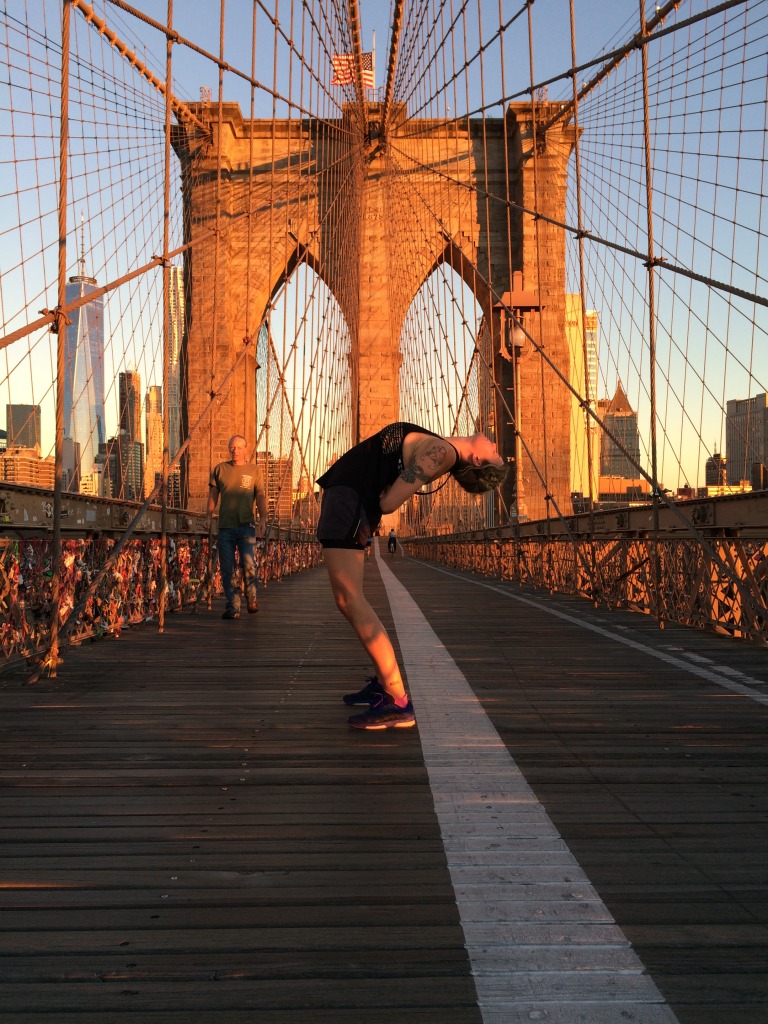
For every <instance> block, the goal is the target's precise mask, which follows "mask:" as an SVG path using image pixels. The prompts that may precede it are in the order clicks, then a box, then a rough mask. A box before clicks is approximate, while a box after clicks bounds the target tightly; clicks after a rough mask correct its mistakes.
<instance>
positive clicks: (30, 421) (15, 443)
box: [5, 404, 41, 451]
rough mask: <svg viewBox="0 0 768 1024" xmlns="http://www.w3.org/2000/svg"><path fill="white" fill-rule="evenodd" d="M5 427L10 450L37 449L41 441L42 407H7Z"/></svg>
mask: <svg viewBox="0 0 768 1024" xmlns="http://www.w3.org/2000/svg"><path fill="white" fill-rule="evenodd" d="M5 426H6V430H7V432H8V447H9V448H37V449H38V451H39V450H40V447H41V441H40V406H39V405H15V404H14V405H6V407H5Z"/></svg>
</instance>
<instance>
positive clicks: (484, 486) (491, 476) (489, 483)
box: [451, 462, 509, 494]
mask: <svg viewBox="0 0 768 1024" xmlns="http://www.w3.org/2000/svg"><path fill="white" fill-rule="evenodd" d="M508 472H509V466H496V465H494V463H492V462H483V463H481V464H480V465H479V466H471V465H470V464H469V463H467V462H459V463H457V464H456V465H455V466H454V467H453V469H452V470H451V473H452V475H453V477H454V479H455V480H456V483H458V484H459V485H460V486H461V487H463V488H464V490H465V491H468V492H469V494H485V492H486V491H494V490H495V489H496V488H497V487H499V486H500V485H501V484H502V483H503V482H504V481H505V480H506V477H507V473H508Z"/></svg>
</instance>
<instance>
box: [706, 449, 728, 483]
mask: <svg viewBox="0 0 768 1024" xmlns="http://www.w3.org/2000/svg"><path fill="white" fill-rule="evenodd" d="M727 476H728V474H727V469H726V460H725V456H724V455H721V454H720V452H715V453H714V454H713V455H710V457H709V458H708V459H707V461H706V463H705V465H704V483H705V484H706V485H707V487H722V485H723V484H724V483H726V481H727Z"/></svg>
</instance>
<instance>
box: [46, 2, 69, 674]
mask: <svg viewBox="0 0 768 1024" xmlns="http://www.w3.org/2000/svg"><path fill="white" fill-rule="evenodd" d="M69 27H70V5H69V0H64V3H63V5H62V11H61V115H60V124H59V139H60V141H59V286H58V302H57V306H56V320H55V321H54V326H55V328H56V452H55V460H54V465H55V469H54V472H55V477H54V483H53V557H52V576H51V649H50V654H49V656H48V664H49V667H50V674H51V676H53V677H55V676H56V667H57V665H58V662H59V604H60V601H61V491H62V484H63V482H64V481H63V470H64V372H65V370H64V346H65V342H66V337H67V320H66V316H65V314H64V308H65V306H66V303H67V161H68V157H69Z"/></svg>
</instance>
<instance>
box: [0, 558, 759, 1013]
mask: <svg viewBox="0 0 768 1024" xmlns="http://www.w3.org/2000/svg"><path fill="white" fill-rule="evenodd" d="M366 572H367V574H368V577H369V590H370V595H371V597H372V600H373V601H374V603H375V604H376V606H377V608H378V609H379V610H380V613H381V614H382V617H383V618H384V620H385V621H386V622H387V623H388V625H390V626H391V627H392V628H393V630H395V631H396V635H397V639H398V644H399V647H400V650H401V651H402V654H403V658H404V660H405V664H406V668H407V671H408V678H409V686H410V688H411V691H412V693H413V697H414V704H415V706H416V711H417V717H418V721H419V727H418V729H410V730H398V731H395V732H387V733H360V732H357V731H354V730H352V729H349V728H348V726H347V725H346V716H347V714H348V711H347V709H345V708H344V706H343V705H342V704H341V702H340V700H339V697H340V695H341V694H342V693H344V692H345V691H347V690H350V689H354V688H357V686H358V685H360V684H361V683H362V678H363V676H364V675H365V674H366V672H367V671H368V670H369V666H368V665H367V664H366V661H365V658H364V656H363V655H362V651H361V650H360V648H359V646H358V644H357V641H356V640H355V638H354V636H353V635H352V633H351V631H350V629H349V627H348V626H347V624H346V623H345V622H344V621H343V619H342V618H341V616H339V614H338V612H337V611H336V609H335V607H334V606H333V602H332V600H331V597H330V591H329V588H328V584H327V580H326V577H325V574H324V573H323V571H322V570H316V571H313V572H310V573H308V574H305V575H303V576H300V577H295V578H292V579H289V580H287V581H285V582H283V583H280V584H273V585H270V587H269V589H268V590H267V591H266V592H262V595H261V610H260V612H259V614H258V615H257V616H245V617H244V618H242V619H240V620H239V621H237V622H222V620H221V619H220V614H221V610H222V608H221V607H220V606H218V605H217V606H216V607H215V608H214V610H213V611H211V612H207V611H201V612H199V613H198V614H196V615H190V614H178V615H174V616H172V617H170V619H169V620H168V623H167V630H166V633H165V634H164V635H162V636H161V635H158V634H157V633H156V632H155V631H154V629H153V628H152V627H147V628H143V629H140V630H136V631H133V632H130V633H127V634H125V635H124V636H123V637H122V638H121V639H119V640H106V641H101V642H99V643H96V644H88V645H84V646H82V647H80V648H78V649H77V650H74V651H72V652H69V653H68V654H67V657H66V660H65V663H64V666H63V668H62V670H61V672H60V675H59V678H58V679H57V680H54V681H47V682H42V683H40V684H38V685H36V686H34V687H30V686H20V685H19V680H18V679H15V680H14V679H9V678H7V679H5V680H3V681H2V682H0V700H1V701H2V734H1V736H0V773H1V774H0V777H1V778H2V783H3V785H2V790H1V791H0V804H1V805H2V818H1V819H0V889H1V890H2V893H1V895H0V900H1V901H2V903H1V910H2V913H0V982H1V984H0V1021H1V1022H2V1024H22V1022H23V1024H112V1022H114V1024H118V1022H119V1024H122V1022H130V1024H161V1022H162V1024H298V1022H302V1024H306V1022H310V1024H312V1022H317V1024H352V1022H354V1024H357V1022H361V1024H411V1022H412V1024H438V1022H439V1024H502V1022H503V1024H518V1022H520V1024H522V1022H523V1021H525V1022H528V1021H544V1022H546V1024H576V1022H577V1021H578V1022H584V1024H626V1022H639V1024H657V1022H667V1024H673V1022H674V1021H675V1020H677V1021H679V1022H681V1024H736V1022H738V1024H766V1022H768V956H767V951H768V841H767V840H768V829H767V828H766V822H768V785H767V784H766V783H767V782H768V764H767V761H768V757H767V754H766V737H767V735H768V652H766V651H765V650H764V649H762V648H758V647H756V646H752V645H747V644H742V643H737V642H732V641H727V640H722V639H719V638H716V637H712V636H707V635H704V634H701V633H693V632H684V631H682V630H680V629H667V630H664V631H660V630H658V628H657V627H656V625H655V623H653V622H652V621H650V620H649V619H648V618H645V617H642V616H636V615H631V614H625V613H617V612H605V611H599V610H598V611H596V610H595V609H593V608H592V607H591V606H590V605H588V604H587V603H586V602H583V601H577V600H575V599H569V598H563V597H559V596H549V595H546V594H540V593H539V594H536V593H533V592H526V591H521V590H519V589H518V588H515V587H512V586H508V585H503V584H498V583H494V582H493V581H488V580H483V579H479V578H470V577H463V576H460V575H458V574H454V573H448V572H445V571H442V570H440V569H438V568H436V567H430V566H425V565H423V564H421V563H418V562H415V561H412V560H409V559H404V558H401V557H397V558H395V559H390V558H388V556H387V555H386V553H385V552H384V551H383V550H382V552H381V557H380V560H379V561H378V562H377V561H376V560H375V558H371V560H370V562H369V564H368V565H367V569H366ZM390 599H391V606H390Z"/></svg>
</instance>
